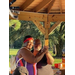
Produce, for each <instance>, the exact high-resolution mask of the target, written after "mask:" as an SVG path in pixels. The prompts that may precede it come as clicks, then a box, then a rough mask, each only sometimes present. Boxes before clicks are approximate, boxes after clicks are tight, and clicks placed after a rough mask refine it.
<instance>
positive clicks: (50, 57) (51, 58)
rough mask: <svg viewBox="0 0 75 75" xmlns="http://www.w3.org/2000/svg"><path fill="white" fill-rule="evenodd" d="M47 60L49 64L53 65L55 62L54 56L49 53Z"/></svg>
mask: <svg viewBox="0 0 75 75" xmlns="http://www.w3.org/2000/svg"><path fill="white" fill-rule="evenodd" d="M46 58H47V64H51V65H52V64H53V62H54V58H53V57H52V55H51V54H50V53H49V52H47V53H46Z"/></svg>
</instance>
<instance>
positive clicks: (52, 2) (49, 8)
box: [47, 0, 55, 13]
mask: <svg viewBox="0 0 75 75" xmlns="http://www.w3.org/2000/svg"><path fill="white" fill-rule="evenodd" d="M54 2H55V0H52V1H51V2H50V4H49V6H48V8H47V12H48V13H49V12H50V10H51V8H52V6H53V4H54Z"/></svg>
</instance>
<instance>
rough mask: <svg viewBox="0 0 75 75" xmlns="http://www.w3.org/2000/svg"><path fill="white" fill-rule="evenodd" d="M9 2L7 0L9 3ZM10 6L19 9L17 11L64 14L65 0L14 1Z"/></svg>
mask: <svg viewBox="0 0 75 75" xmlns="http://www.w3.org/2000/svg"><path fill="white" fill-rule="evenodd" d="M11 1H12V0H9V2H11ZM11 6H18V7H20V8H19V9H18V10H19V11H27V12H38V13H46V14H64V13H65V0H16V1H15V2H14V3H13V4H12V5H11Z"/></svg>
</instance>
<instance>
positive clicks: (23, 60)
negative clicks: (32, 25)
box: [16, 35, 48, 75]
mask: <svg viewBox="0 0 75 75" xmlns="http://www.w3.org/2000/svg"><path fill="white" fill-rule="evenodd" d="M33 40H34V39H33V37H31V36H30V35H28V36H26V37H25V38H24V41H23V47H22V48H21V49H20V50H19V51H18V53H17V55H16V63H17V67H18V66H25V67H26V68H27V70H28V72H29V75H36V65H34V68H35V69H33V64H34V63H37V62H39V61H40V60H41V59H42V57H43V56H44V54H45V53H46V52H47V51H48V50H47V49H48V47H46V46H44V49H43V50H44V51H43V52H42V53H40V54H39V55H36V56H34V55H33V53H32V52H31V51H30V49H31V48H32V47H33Z"/></svg>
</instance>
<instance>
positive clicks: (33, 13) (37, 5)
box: [9, 0, 65, 45]
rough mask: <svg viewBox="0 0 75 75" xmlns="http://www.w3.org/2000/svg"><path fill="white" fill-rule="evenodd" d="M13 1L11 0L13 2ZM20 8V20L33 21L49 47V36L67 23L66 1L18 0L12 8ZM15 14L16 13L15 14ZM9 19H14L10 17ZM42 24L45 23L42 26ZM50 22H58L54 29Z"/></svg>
mask: <svg viewBox="0 0 75 75" xmlns="http://www.w3.org/2000/svg"><path fill="white" fill-rule="evenodd" d="M11 1H12V0H9V2H11ZM16 6H18V7H19V9H13V10H16V11H19V12H20V14H18V20H25V21H33V23H34V24H35V25H36V26H37V27H38V29H39V30H40V31H41V32H42V33H43V34H44V36H45V45H48V41H49V39H48V38H49V34H50V33H51V32H52V31H53V30H54V29H55V28H56V27H57V26H58V25H59V24H60V23H61V22H63V21H65V0H16V1H15V2H14V3H13V4H12V5H11V6H10V7H16ZM13 14H15V13H13ZM9 19H14V18H12V17H11V16H9ZM40 22H43V24H44V25H42V24H41V23H40ZM50 22H56V23H55V24H54V25H53V26H52V27H51V26H50Z"/></svg>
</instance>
